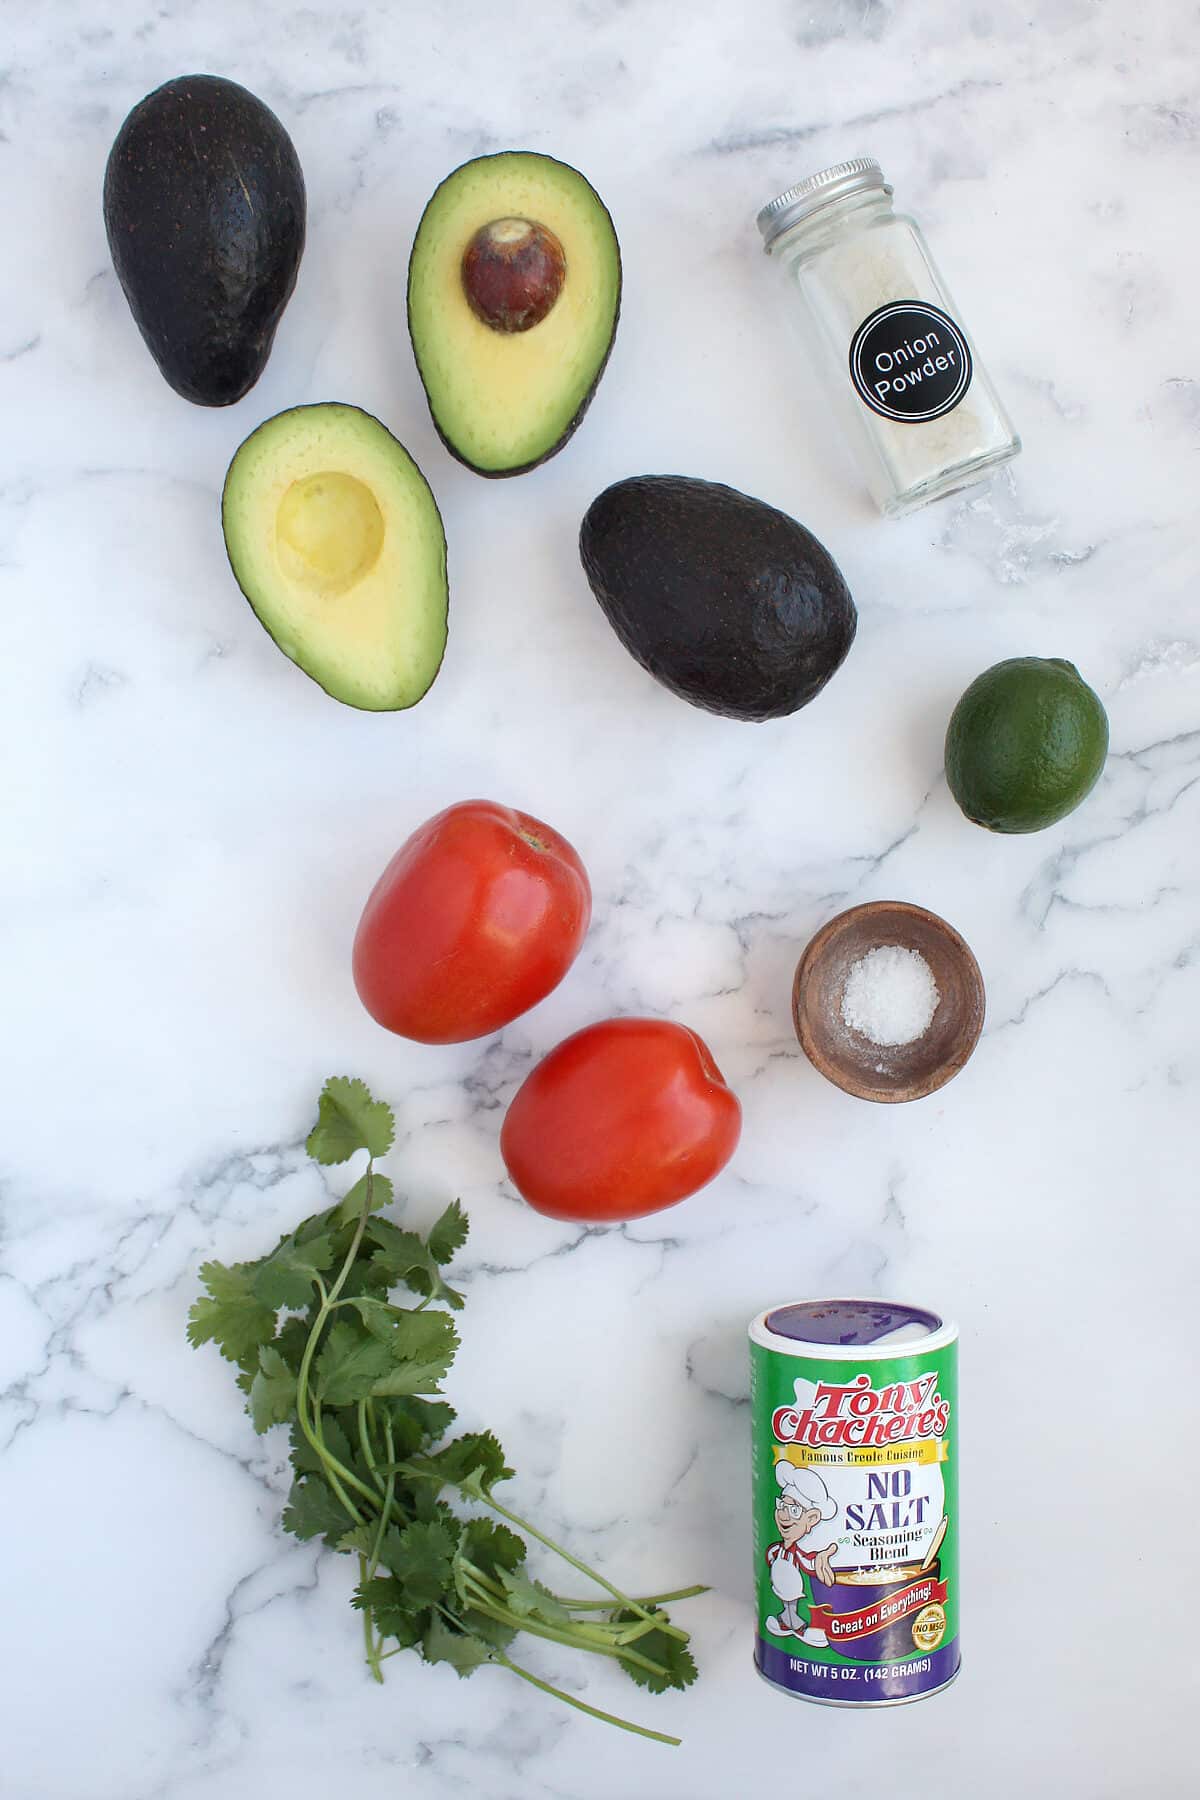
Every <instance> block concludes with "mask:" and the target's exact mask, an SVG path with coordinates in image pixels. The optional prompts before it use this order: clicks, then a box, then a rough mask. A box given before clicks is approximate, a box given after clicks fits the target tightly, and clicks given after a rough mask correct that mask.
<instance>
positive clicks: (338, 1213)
mask: <svg viewBox="0 0 1200 1800" xmlns="http://www.w3.org/2000/svg"><path fill="white" fill-rule="evenodd" d="M368 1182H369V1183H370V1188H371V1205H370V1209H369V1210H370V1211H371V1212H373V1213H376V1212H379V1211H381V1209H382V1208H383V1207H385V1206H390V1205H391V1204H392V1193H393V1188H392V1184H391V1182H390V1181H389V1179H388V1177H387V1176H386V1175H380V1174H379V1173H378V1172H377V1171H376V1170H375V1169H371V1170H370V1171H369V1172H368V1174H366V1175H360V1176H359V1178H358V1180H357V1181H356V1182H355V1184H354V1186H353V1187H352V1188H349V1189H348V1190H347V1191H346V1193H345V1194H344V1195H343V1196H342V1199H341V1200H340V1201H339V1203H338V1205H337V1206H335V1207H334V1209H333V1212H332V1214H331V1215H330V1216H331V1219H332V1222H333V1224H334V1225H357V1224H358V1219H359V1214H360V1213H361V1212H362V1209H363V1205H364V1203H365V1201H366V1198H367V1185H368Z"/></svg>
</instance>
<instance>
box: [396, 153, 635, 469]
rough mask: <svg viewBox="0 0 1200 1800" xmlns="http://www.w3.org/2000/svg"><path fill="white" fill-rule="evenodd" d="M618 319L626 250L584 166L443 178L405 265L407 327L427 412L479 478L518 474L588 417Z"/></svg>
mask: <svg viewBox="0 0 1200 1800" xmlns="http://www.w3.org/2000/svg"><path fill="white" fill-rule="evenodd" d="M620 310H621V252H620V248H619V246H618V244H617V234H616V232H615V231H614V230H613V222H612V220H611V219H610V218H609V215H608V211H607V209H606V207H605V205H604V202H603V201H602V200H601V199H600V196H599V195H598V194H597V193H596V191H595V189H594V188H593V187H592V186H591V185H590V184H589V183H588V182H587V181H585V180H584V178H583V176H582V175H581V174H580V173H579V171H578V170H577V169H572V168H571V167H570V166H569V165H568V164H567V163H561V162H556V161H555V160H554V158H553V157H550V156H537V155H535V154H534V153H533V152H532V151H527V150H506V151H503V152H501V153H500V154H499V155H496V156H480V157H476V159H475V160H474V161H473V162H469V163H464V164H463V165H462V167H461V168H458V169H455V171H454V173H453V174H452V175H448V176H447V177H446V179H445V181H443V182H442V184H441V186H440V187H439V188H438V190H437V192H436V193H435V194H434V196H433V198H432V199H431V200H430V202H429V204H428V206H427V207H426V208H425V211H424V213H423V214H422V216H421V223H420V225H419V226H418V227H417V235H416V238H415V240H414V242H413V248H412V256H411V257H410V259H409V265H408V329H409V335H410V337H411V338H412V346H413V354H414V355H415V357H416V359H417V368H418V369H419V370H420V374H421V380H422V382H423V383H424V387H425V395H426V398H427V399H428V401H429V410H430V412H431V413H432V415H433V422H434V424H435V425H436V426H437V429H438V433H439V435H440V437H441V439H442V442H443V443H444V444H445V445H446V448H447V449H448V450H449V451H450V452H451V454H452V455H454V456H456V457H457V458H458V460H459V461H460V462H462V463H465V464H466V465H467V467H468V468H469V469H474V470H475V471H476V473H477V474H479V475H521V474H523V473H524V472H525V471H526V470H527V469H533V468H536V467H537V465H538V464H539V463H542V462H545V461H546V459H547V457H550V456H554V455H555V454H556V452H557V451H559V450H561V449H562V447H563V445H564V444H565V443H566V441H567V439H568V438H569V437H570V436H571V434H572V432H573V431H574V430H575V429H576V427H577V426H578V424H579V422H580V420H581V419H582V418H583V415H584V413H585V412H586V411H587V409H588V405H589V403H590V401H591V398H592V395H593V393H594V392H595V390H596V383H597V382H598V381H599V379H600V377H601V375H602V374H603V372H604V365H605V363H606V362H607V361H608V357H609V352H610V351H611V349H612V344H613V337H614V335H615V333H616V329H617V318H618V315H619V313H620Z"/></svg>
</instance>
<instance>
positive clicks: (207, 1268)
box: [187, 1262, 275, 1370]
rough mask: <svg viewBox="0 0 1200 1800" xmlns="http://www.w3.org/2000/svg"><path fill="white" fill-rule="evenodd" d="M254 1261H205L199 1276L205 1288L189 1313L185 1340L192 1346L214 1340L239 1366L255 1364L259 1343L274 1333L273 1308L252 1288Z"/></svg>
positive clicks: (249, 1366) (249, 1368)
mask: <svg viewBox="0 0 1200 1800" xmlns="http://www.w3.org/2000/svg"><path fill="white" fill-rule="evenodd" d="M255 1267H256V1265H255V1264H254V1263H234V1264H233V1265H232V1267H227V1266H226V1265H225V1264H224V1263H219V1262H206V1263H205V1264H204V1265H203V1267H202V1268H201V1270H200V1279H201V1281H202V1282H203V1283H204V1285H205V1287H206V1288H207V1289H208V1294H207V1296H201V1298H200V1299H199V1300H197V1301H196V1303H195V1305H194V1306H193V1307H192V1309H191V1311H190V1312H189V1314H188V1327H187V1335H188V1342H189V1344H191V1345H192V1346H193V1347H194V1348H198V1347H199V1346H200V1345H201V1344H206V1343H210V1342H211V1343H214V1344H216V1346H217V1348H218V1350H219V1351H220V1352H221V1355H222V1356H224V1357H225V1358H226V1359H227V1360H228V1361H229V1362H232V1363H237V1364H238V1365H239V1367H240V1368H242V1369H248V1370H253V1369H254V1368H255V1367H256V1366H257V1364H258V1350H259V1345H260V1344H265V1343H269V1342H270V1340H271V1339H272V1338H273V1337H274V1336H275V1311H274V1309H273V1308H272V1307H270V1306H267V1305H264V1303H263V1302H262V1301H261V1300H260V1299H259V1298H258V1297H257V1295H256V1294H255V1292H254V1271H255Z"/></svg>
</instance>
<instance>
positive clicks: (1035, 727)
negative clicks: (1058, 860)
mask: <svg viewBox="0 0 1200 1800" xmlns="http://www.w3.org/2000/svg"><path fill="white" fill-rule="evenodd" d="M1107 752H1108V715H1107V714H1106V713H1105V711H1104V708H1103V706H1102V705H1101V703H1100V700H1099V698H1098V697H1097V696H1096V695H1095V694H1094V693H1093V692H1092V690H1091V688H1090V687H1089V686H1088V684H1087V682H1086V681H1085V680H1084V679H1083V677H1082V675H1080V673H1079V670H1078V669H1077V668H1076V667H1075V665H1074V663H1069V662H1063V661H1061V660H1060V658H1058V657H1051V658H1049V660H1047V659H1045V658H1043V657H1040V656H1014V657H1012V658H1010V660H1009V661H1008V662H1000V663H996V665H995V666H994V667H993V668H991V669H985V670H984V672H983V674H982V675H980V676H979V677H978V678H977V679H976V680H975V681H973V682H972V683H971V685H970V687H969V688H968V689H967V691H966V693H965V694H964V695H963V697H962V699H961V700H960V701H959V703H958V705H957V706H956V707H955V709H954V711H953V713H952V714H951V716H950V725H949V728H948V730H947V732H946V780H947V781H948V782H949V783H950V792H951V793H952V794H953V795H954V798H955V799H956V800H957V801H958V804H959V805H960V806H961V807H962V809H963V811H964V812H965V813H966V815H967V817H968V819H974V821H975V823H976V824H977V825H986V826H987V828H988V830H989V831H1041V830H1043V829H1044V828H1045V827H1046V826H1047V825H1053V824H1054V823H1055V821H1056V820H1058V819H1065V818H1066V816H1067V814H1068V813H1069V812H1074V810H1075V808H1076V807H1077V806H1078V805H1079V803H1080V801H1081V800H1083V799H1084V798H1085V796H1086V795H1088V794H1090V793H1091V791H1092V789H1093V788H1094V787H1095V785H1096V783H1097V781H1099V779H1100V771H1101V770H1102V769H1103V767H1104V758H1105V756H1106V754H1107Z"/></svg>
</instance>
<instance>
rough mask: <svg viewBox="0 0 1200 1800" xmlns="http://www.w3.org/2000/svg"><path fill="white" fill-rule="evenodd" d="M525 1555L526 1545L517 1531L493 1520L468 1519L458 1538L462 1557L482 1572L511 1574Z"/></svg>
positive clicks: (518, 1566) (460, 1558)
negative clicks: (494, 1522)
mask: <svg viewBox="0 0 1200 1800" xmlns="http://www.w3.org/2000/svg"><path fill="white" fill-rule="evenodd" d="M525 1555H526V1551H525V1544H524V1542H523V1541H522V1539H521V1538H519V1537H518V1536H517V1534H516V1532H515V1531H510V1530H509V1529H508V1526H507V1525H495V1524H493V1523H492V1521H491V1519H468V1520H467V1522H466V1524H465V1525H464V1526H463V1528H462V1535H461V1536H460V1537H459V1540H458V1557H459V1560H460V1561H461V1562H464V1563H469V1564H470V1565H471V1567H472V1568H474V1569H477V1570H478V1571H479V1573H480V1574H481V1575H490V1576H492V1577H495V1576H497V1575H503V1574H505V1573H511V1572H512V1570H514V1569H519V1568H520V1567H521V1564H522V1563H523V1562H524V1561H525Z"/></svg>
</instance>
